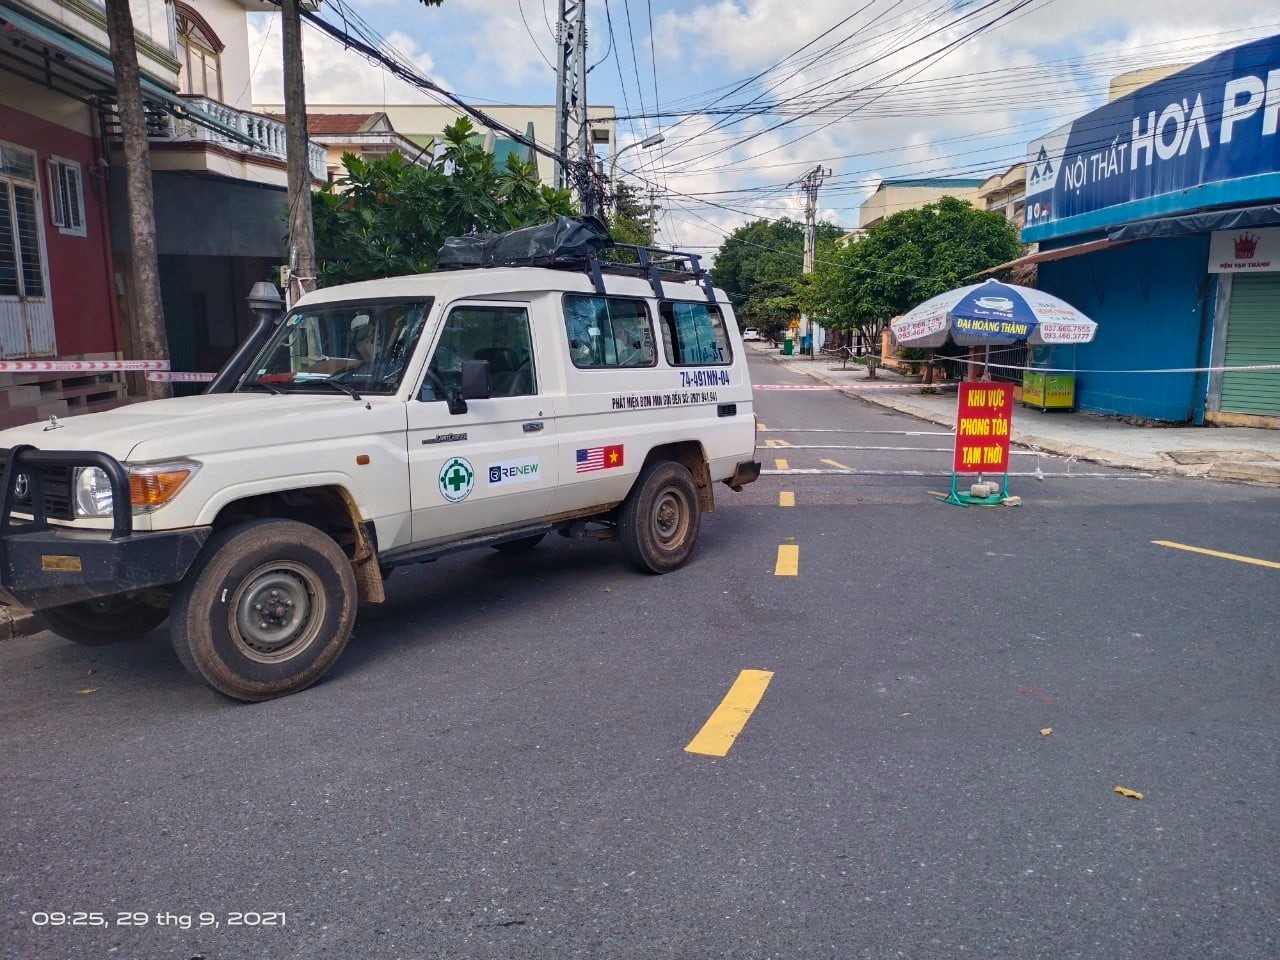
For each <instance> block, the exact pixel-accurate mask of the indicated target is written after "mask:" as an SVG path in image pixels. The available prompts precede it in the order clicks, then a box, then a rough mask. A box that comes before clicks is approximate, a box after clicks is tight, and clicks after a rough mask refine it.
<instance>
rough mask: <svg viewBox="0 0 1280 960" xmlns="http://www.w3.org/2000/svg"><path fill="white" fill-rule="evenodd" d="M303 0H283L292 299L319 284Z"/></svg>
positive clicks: (290, 299) (290, 293)
mask: <svg viewBox="0 0 1280 960" xmlns="http://www.w3.org/2000/svg"><path fill="white" fill-rule="evenodd" d="M300 3H301V0H282V2H281V4H280V19H281V26H282V28H283V29H282V30H281V33H282V34H283V35H284V40H283V44H284V123H285V152H286V154H287V157H288V163H289V303H290V304H293V303H296V302H297V301H298V298H299V297H301V296H302V295H303V294H305V293H309V292H310V291H312V290H314V289H315V287H316V238H315V228H314V227H313V225H312V222H311V164H310V163H309V162H308V157H307V154H308V149H307V92H306V81H305V80H304V78H303V67H302V15H301V13H300V11H299V6H300Z"/></svg>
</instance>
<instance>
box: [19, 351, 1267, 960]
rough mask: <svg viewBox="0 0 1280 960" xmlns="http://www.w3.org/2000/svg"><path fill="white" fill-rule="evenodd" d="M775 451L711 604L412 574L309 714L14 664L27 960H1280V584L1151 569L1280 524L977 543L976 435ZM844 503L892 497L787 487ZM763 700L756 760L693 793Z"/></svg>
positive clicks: (1213, 509) (726, 555)
mask: <svg viewBox="0 0 1280 960" xmlns="http://www.w3.org/2000/svg"><path fill="white" fill-rule="evenodd" d="M752 363H753V367H754V376H755V379H756V382H757V383H770V384H782V383H798V382H801V381H800V380H799V379H798V378H796V377H795V376H794V375H792V374H789V373H787V372H786V371H784V370H783V369H782V368H781V367H779V366H776V365H774V364H771V363H769V362H767V361H762V360H758V359H757V360H753V361H752ZM757 410H758V414H759V418H760V420H761V422H762V423H763V424H764V426H765V427H766V428H767V429H766V430H764V431H762V432H761V434H760V437H761V441H762V445H761V449H760V451H759V454H760V457H761V459H762V460H763V461H764V462H765V464H766V466H767V467H770V468H771V469H777V465H776V464H775V463H774V462H773V461H775V460H778V459H783V460H785V461H786V470H787V471H788V472H783V473H777V474H771V475H768V476H766V477H764V478H762V479H761V481H760V482H759V483H757V484H755V485H753V486H752V487H749V488H747V489H746V490H745V491H744V492H743V493H742V494H738V495H734V494H732V493H730V492H728V491H725V492H724V493H723V494H721V495H720V501H719V507H718V509H717V511H716V512H715V513H714V514H711V515H709V516H707V517H706V518H705V520H704V524H703V528H702V539H701V543H700V546H699V550H698V552H697V554H696V556H695V559H694V560H693V561H692V562H691V563H690V564H689V565H688V566H687V567H686V568H685V569H683V570H681V571H679V572H677V573H674V574H671V575H668V576H666V577H660V578H655V577H647V576H642V575H640V574H636V573H632V572H631V571H630V570H629V569H628V568H627V567H626V566H625V565H624V563H623V561H622V558H621V555H620V552H619V551H618V550H617V548H616V547H615V546H614V545H611V544H601V543H591V542H576V541H574V542H570V541H564V540H560V539H559V538H556V539H555V540H554V542H551V541H548V542H547V543H545V544H544V546H543V547H541V548H539V550H538V551H537V552H536V553H535V554H533V555H531V556H527V557H518V558H513V557H504V556H500V555H497V554H493V553H491V552H488V551H486V552H484V553H475V554H467V555H460V556H456V557H451V558H447V559H444V560H441V561H440V562H438V563H435V564H431V565H427V566H424V567H420V568H416V569H413V570H411V571H409V572H403V573H399V574H397V576H396V577H395V578H393V579H392V581H391V583H390V584H389V587H390V594H391V596H390V600H389V602H388V603H387V604H386V605H384V606H380V607H368V608H366V609H364V610H363V611H362V613H361V619H360V621H359V623H358V625H357V630H356V637H355V639H354V640H353V642H352V644H351V646H350V647H349V648H348V651H347V654H346V656H345V658H344V660H343V661H342V662H341V663H340V665H339V666H338V668H337V669H336V670H335V671H334V672H333V674H331V675H330V677H329V678H327V679H326V680H325V681H324V682H322V683H321V684H319V685H317V686H316V687H314V688H312V689H311V690H308V691H306V692H304V693H302V694H299V695H296V696H293V697H289V698H286V699H284V700H281V701H276V702H272V703H266V704H260V705H255V706H246V705H241V704H235V703H232V702H230V701H227V700H224V699H223V698H221V697H220V696H218V695H217V694H214V693H213V692H211V691H209V690H207V689H204V688H203V687H200V686H198V685H196V684H195V683H194V682H192V681H191V680H190V679H189V678H188V677H187V675H186V674H185V673H184V672H183V670H182V668H181V667H180V666H179V664H178V663H177V661H176V660H175V659H174V657H173V655H172V653H171V651H170V649H169V646H168V644H167V642H166V641H165V637H164V634H163V632H158V633H156V634H154V635H153V636H152V637H149V638H147V639H145V640H143V641H139V642H137V643H132V644H126V645H122V646H118V647H110V648H99V649H97V650H88V649H82V648H77V647H75V646H73V645H71V644H69V643H65V642H62V641H60V640H58V639H56V638H54V637H51V636H49V635H47V634H45V635H41V636H38V637H35V638H29V639H24V640H15V641H11V642H8V643H4V644H0V758H2V761H3V769H2V772H0V778H2V782H3V791H4V801H5V815H4V840H5V846H4V853H3V858H2V859H0V878H2V883H3V890H2V896H0V956H3V957H5V958H15V960H16V958H23V960H25V958H41V960H43V958H75V960H81V958H86V960H87V958H93V960H98V958H146V960H170V958H173V960H188V958H194V957H203V958H207V960H215V958H218V960H222V958H242V957H243V958H292V957H307V958H312V960H321V958H325V960H327V958H335V960H348V958H355V957H360V958H366V957H367V958H401V957H403V958H426V957H433V958H434V957H441V958H464V957H475V958H526V957H529V958H534V957H536V958H557V960H559V958H577V957H583V958H596V957H609V958H614V957H616V958H660V957H670V958H696V957H715V958H727V957H742V958H764V957H786V958H796V957H806V958H807V957H824V958H825V957H832V958H852V957H912V958H923V957H1010V958H1012V957H1018V958H1028V957H1099V958H1107V960H1117V958H1127V957H1134V958H1138V957H1144V958H1145V957H1161V958H1178V957H1186V958H1197V960H1199V958H1206V957H1224V958H1225V957H1230V958H1251V957H1258V958H1265V957H1276V956H1277V955H1278V954H1280V856H1278V854H1280V826H1278V825H1280V817H1277V816H1276V812H1275V810H1274V809H1273V802H1274V798H1275V797H1276V796H1277V794H1278V793H1280V763H1278V762H1277V761H1278V756H1277V754H1278V749H1277V733H1278V732H1280V721H1278V720H1277V715H1276V710H1275V705H1276V703H1277V699H1278V697H1280V682H1278V678H1277V647H1276V640H1277V636H1280V569H1275V568H1271V567H1265V566H1257V565H1252V564H1248V563H1244V562H1240V561H1237V560H1231V559H1225V558H1221V557H1215V556H1208V555H1203V554H1195V553H1189V552H1185V551H1179V550H1174V549H1169V548H1165V547H1160V546H1156V545H1154V544H1152V542H1151V541H1153V540H1167V541H1175V542H1178V543H1183V544H1187V545H1191V546H1197V547H1202V548H1208V549H1213V550H1217V551H1222V552H1226V553H1231V554H1237V555H1242V556H1245V557H1253V558H1259V559H1263V560H1268V561H1273V562H1274V561H1280V495H1277V493H1276V492H1274V491H1269V490H1263V489H1257V488H1249V487H1243V486H1232V485H1227V484H1211V483H1204V482H1194V481H1184V480H1173V479H1150V478H1142V477H1140V476H1138V475H1135V474H1131V473H1123V472H1111V471H1100V470H1098V469H1097V468H1094V467H1089V466H1087V465H1074V464H1073V465H1070V468H1071V471H1072V476H1070V477H1059V476H1055V475H1054V474H1058V473H1065V472H1066V471H1067V468H1068V465H1067V464H1065V463H1064V462H1062V461H1049V460H1044V461H1042V462H1041V463H1040V466H1041V468H1042V471H1043V472H1044V473H1046V474H1047V476H1046V478H1045V479H1044V480H1036V479H1034V478H1015V480H1014V481H1013V483H1012V492H1013V493H1015V494H1018V495H1020V496H1021V497H1022V498H1023V505H1022V506H1021V507H1019V508H1007V507H997V508H969V509H961V508H956V507H949V506H945V505H942V504H938V503H936V502H935V500H934V498H933V496H932V495H931V493H930V491H938V490H942V489H945V487H944V486H943V484H945V482H946V479H945V477H942V476H936V475H930V474H939V473H944V472H945V471H946V469H947V464H948V463H949V454H948V453H947V452H946V451H947V450H949V438H947V437H940V436H934V435H931V434H934V433H936V432H937V431H938V430H939V428H937V427H934V426H931V425H927V424H922V423H920V422H918V421H914V420H912V419H910V418H907V417H903V416H900V415H896V414H891V413H888V412H885V411H883V410H880V409H878V408H873V407H870V406H868V405H866V404H863V403H860V402H858V401H855V400H851V399H848V398H845V397H841V396H837V395H833V394H831V393H822V392H813V393H808V392H796V393H787V392H781V391H760V392H759V393H758V394H757ZM1016 415H1017V414H1015V416H1016ZM802 429H803V430H804V431H814V430H827V431H833V430H840V431H846V432H842V433H814V432H801V430H802ZM815 438H821V439H815ZM765 441H773V442H774V443H775V444H778V443H788V444H790V447H789V448H788V447H785V446H779V447H777V448H772V449H771V448H766V447H765V446H764V442H765ZM818 443H821V444H824V445H825V446H824V447H823V449H814V448H813V447H814V445H815V444H818ZM871 447H907V448H911V449H908V450H881V449H869V448H871ZM824 460H831V461H834V462H835V463H836V464H838V465H840V466H838V467H835V466H831V465H830V464H825V463H823V461H824ZM1015 464H1016V468H1017V469H1026V470H1034V469H1035V466H1036V460H1035V458H1034V457H1018V458H1015ZM844 468H851V469H853V470H881V471H889V472H891V473H892V475H885V474H876V475H868V474H857V473H837V472H833V473H823V474H812V473H795V472H790V471H795V470H804V469H824V470H832V471H836V470H842V469H844ZM1081 473H1102V474H1104V475H1103V476H1080V474H1081ZM783 492H789V493H793V494H794V499H795V506H794V507H781V506H779V501H780V494H781V493H783ZM779 547H794V548H795V552H796V554H797V555H798V565H797V566H798V575H797V576H779V575H777V574H776V573H775V564H776V562H777V559H778V552H779ZM743 670H765V671H771V672H772V674H773V676H772V679H771V681H770V683H769V685H768V688H767V690H766V691H765V692H764V695H763V698H762V699H761V700H760V702H759V705H758V707H756V709H755V711H754V713H752V714H751V715H750V718H749V720H747V722H746V725H745V727H744V728H743V730H742V732H741V735H740V736H739V737H738V739H737V741H736V742H735V743H734V744H733V746H732V748H731V749H730V750H729V751H728V753H727V755H726V756H724V757H722V758H720V757H713V756H706V755H699V754H693V753H689V752H686V751H685V749H684V748H685V746H686V745H687V744H688V743H689V742H690V740H691V739H692V738H693V736H694V734H696V733H698V731H699V729H700V728H701V727H702V725H703V723H704V721H706V720H707V718H708V717H709V716H710V715H711V713H712V711H713V710H715V708H716V706H717V704H719V703H720V701H721V698H723V697H724V696H725V695H726V692H727V691H729V689H730V687H731V685H733V684H734V682H735V679H736V678H737V677H738V675H739V673H740V671H743ZM83 690H94V691H95V692H93V693H79V692H78V691H83ZM1044 729H1052V733H1051V734H1048V735H1042V733H1041V731H1042V730H1044ZM1116 786H1124V787H1127V788H1130V789H1132V790H1135V791H1139V792H1141V793H1142V794H1143V795H1144V799H1142V800H1136V799H1128V798H1125V797H1123V796H1121V795H1119V794H1117V793H1116V792H1115V791H1114V788H1115V787H1116ZM42 911H43V912H50V911H64V912H66V913H67V914H68V917H70V915H71V913H72V912H73V911H85V912H92V911H101V912H102V913H103V914H104V915H105V920H106V921H107V922H108V923H109V926H107V927H105V928H95V927H75V926H61V927H54V926H39V925H37V923H36V922H33V920H34V921H39V922H43V921H44V916H43V914H42V913H41V912H42ZM201 912H207V913H208V914H209V915H210V916H209V918H208V919H210V920H211V921H216V922H217V926H213V925H212V923H211V925H210V926H207V927H204V928H200V927H199V926H198V924H199V922H200V920H199V918H198V916H197V915H198V914H200V913H201ZM246 912H247V913H248V919H249V921H250V922H252V921H254V920H255V919H256V914H266V913H271V912H283V913H284V914H285V916H286V924H287V925H286V926H284V927H279V926H273V927H267V926H261V925H253V926H244V925H236V926H232V925H231V923H232V921H233V920H234V919H235V914H236V913H246ZM122 913H123V914H126V915H128V914H133V913H140V914H145V915H146V916H147V918H148V920H149V922H148V924H147V925H146V926H143V927H139V926H126V925H119V924H118V923H117V920H118V919H119V918H120V917H119V915H120V914H122ZM164 913H169V914H173V915H174V917H175V920H176V922H177V923H178V924H180V923H181V920H182V918H183V917H190V918H191V925H192V928H191V929H186V930H184V929H182V927H181V926H180V925H175V923H165V924H163V925H161V924H160V923H158V920H157V915H160V914H164ZM159 919H167V918H165V917H163V916H161V917H160V918H159Z"/></svg>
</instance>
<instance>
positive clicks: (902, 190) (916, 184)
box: [858, 177, 984, 230]
mask: <svg viewBox="0 0 1280 960" xmlns="http://www.w3.org/2000/svg"><path fill="white" fill-rule="evenodd" d="M983 182H984V181H982V180H974V179H967V178H963V177H959V178H957V177H951V178H947V177H939V178H933V179H926V180H881V181H880V186H878V187H876V190H875V193H873V194H871V196H869V197H867V199H866V200H864V201H862V206H861V207H860V208H859V210H858V228H859V229H860V230H868V229H870V228H871V227H875V226H879V225H880V224H881V223H883V222H884V220H885V218H886V217H891V216H893V215H894V214H895V213H900V212H902V211H903V210H912V209H914V208H916V207H923V206H924V205H925V204H927V203H934V202H936V201H938V200H941V199H942V198H943V197H955V198H956V199H957V200H965V201H967V202H969V203H975V202H976V201H977V199H978V190H979V188H980V187H981V186H982V184H983Z"/></svg>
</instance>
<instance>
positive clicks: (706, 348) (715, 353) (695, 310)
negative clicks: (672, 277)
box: [659, 300, 733, 367]
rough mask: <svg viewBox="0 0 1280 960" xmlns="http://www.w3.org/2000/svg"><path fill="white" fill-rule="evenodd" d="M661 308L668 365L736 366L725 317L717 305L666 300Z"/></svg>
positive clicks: (663, 342)
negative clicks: (732, 364) (733, 364)
mask: <svg viewBox="0 0 1280 960" xmlns="http://www.w3.org/2000/svg"><path fill="white" fill-rule="evenodd" d="M660 309H661V323H660V324H659V326H660V327H661V328H662V346H663V348H664V349H665V350H666V353H667V363H669V364H671V365H672V366H673V367H695V366H696V367H706V366H712V367H715V366H720V367H727V366H729V365H730V364H731V363H733V351H732V348H731V347H730V346H729V335H728V333H727V332H726V331H725V325H724V315H723V314H722V313H721V312H720V308H719V307H717V306H716V305H715V304H712V303H685V302H682V301H679V300H665V301H663V303H662V305H661V308H660Z"/></svg>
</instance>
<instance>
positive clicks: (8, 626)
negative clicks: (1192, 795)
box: [0, 607, 44, 641]
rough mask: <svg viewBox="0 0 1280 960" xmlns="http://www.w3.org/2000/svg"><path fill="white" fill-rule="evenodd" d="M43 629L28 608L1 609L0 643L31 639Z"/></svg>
mask: <svg viewBox="0 0 1280 960" xmlns="http://www.w3.org/2000/svg"><path fill="white" fill-rule="evenodd" d="M43 629H44V627H42V626H40V624H38V623H36V618H35V617H33V616H32V615H31V611H30V610H28V609H27V608H26V607H0V641H4V640H15V639H17V638H18V637H29V636H31V635H32V634H36V633H39V632H40V631H41V630H43Z"/></svg>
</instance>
